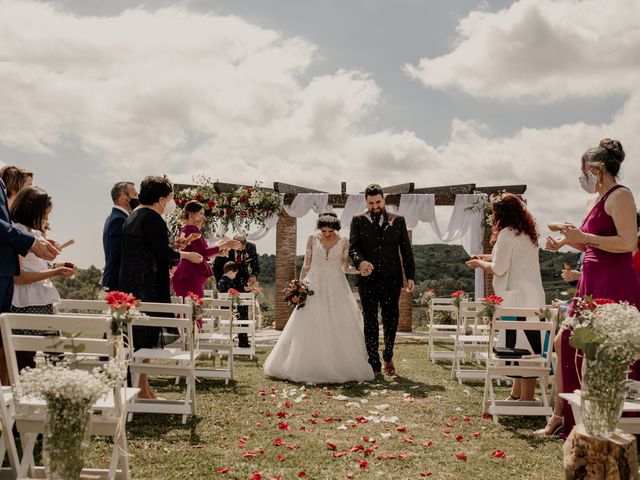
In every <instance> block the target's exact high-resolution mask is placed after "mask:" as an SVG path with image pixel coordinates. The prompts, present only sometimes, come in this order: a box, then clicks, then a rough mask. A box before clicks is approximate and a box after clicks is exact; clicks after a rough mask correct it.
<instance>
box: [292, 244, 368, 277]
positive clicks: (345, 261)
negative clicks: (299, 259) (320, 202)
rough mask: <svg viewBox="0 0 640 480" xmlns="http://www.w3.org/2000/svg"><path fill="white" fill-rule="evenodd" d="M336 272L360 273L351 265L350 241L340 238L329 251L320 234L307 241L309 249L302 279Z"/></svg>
mask: <svg viewBox="0 0 640 480" xmlns="http://www.w3.org/2000/svg"><path fill="white" fill-rule="evenodd" d="M321 271H322V272H335V273H340V274H345V273H351V274H357V273H358V271H357V270H356V269H355V268H353V267H352V266H350V265H349V240H348V239H347V238H345V237H340V238H339V239H338V241H337V242H336V243H335V244H334V245H333V246H332V247H330V248H329V249H327V248H326V247H325V246H324V245H323V244H322V241H321V240H320V234H319V233H314V234H312V235H309V238H308V239H307V249H306V251H305V256H304V264H303V265H302V271H301V272H300V278H301V279H303V280H304V279H306V278H307V277H309V276H314V275H315V274H316V273H319V272H321Z"/></svg>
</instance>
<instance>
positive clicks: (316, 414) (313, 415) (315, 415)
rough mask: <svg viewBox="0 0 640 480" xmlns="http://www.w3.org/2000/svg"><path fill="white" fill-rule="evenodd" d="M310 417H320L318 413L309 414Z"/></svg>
mask: <svg viewBox="0 0 640 480" xmlns="http://www.w3.org/2000/svg"><path fill="white" fill-rule="evenodd" d="M311 416H312V417H314V418H317V417H319V416H320V412H311Z"/></svg>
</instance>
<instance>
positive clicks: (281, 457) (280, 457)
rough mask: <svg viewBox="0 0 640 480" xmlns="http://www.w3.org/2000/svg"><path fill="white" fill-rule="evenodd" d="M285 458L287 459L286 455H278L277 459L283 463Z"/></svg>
mask: <svg viewBox="0 0 640 480" xmlns="http://www.w3.org/2000/svg"><path fill="white" fill-rule="evenodd" d="M285 458H286V457H285V456H284V455H278V456H277V457H276V460H277V461H279V462H281V461H283V460H284V459H285Z"/></svg>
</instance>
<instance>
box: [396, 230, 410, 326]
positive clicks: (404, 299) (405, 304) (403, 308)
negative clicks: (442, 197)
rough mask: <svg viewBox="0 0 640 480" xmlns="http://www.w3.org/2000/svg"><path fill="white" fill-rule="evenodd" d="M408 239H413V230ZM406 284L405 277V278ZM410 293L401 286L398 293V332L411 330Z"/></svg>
mask: <svg viewBox="0 0 640 480" xmlns="http://www.w3.org/2000/svg"><path fill="white" fill-rule="evenodd" d="M409 240H413V232H412V231H409ZM405 285H406V279H405ZM412 297H413V294H412V293H407V291H406V290H405V289H404V288H403V289H402V292H401V293H400V319H399V322H398V330H399V331H400V332H411V331H412V330H413V327H412V323H413V305H412V302H411V300H412Z"/></svg>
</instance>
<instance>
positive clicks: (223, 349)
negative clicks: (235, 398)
mask: <svg viewBox="0 0 640 480" xmlns="http://www.w3.org/2000/svg"><path fill="white" fill-rule="evenodd" d="M204 303H205V308H204V316H203V328H202V331H201V332H198V333H197V334H196V339H197V349H198V352H202V353H205V352H206V353H208V356H209V357H210V358H211V357H212V356H213V361H214V362H215V358H216V357H217V358H218V359H219V361H220V367H219V368H216V367H215V366H213V365H212V366H209V367H203V366H201V365H198V367H197V368H196V377H199V378H220V379H224V381H225V384H228V383H229V380H233V373H234V372H233V368H234V365H233V355H234V350H235V346H234V341H233V337H234V326H235V322H233V321H231V319H232V310H231V300H221V299H214V298H205V299H204ZM223 324H224V325H225V327H224V328H223V327H222V325H223ZM223 358H224V363H223Z"/></svg>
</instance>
